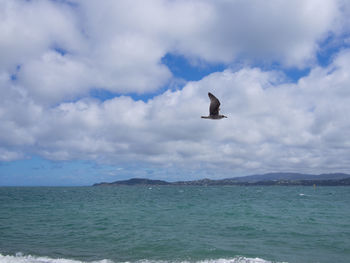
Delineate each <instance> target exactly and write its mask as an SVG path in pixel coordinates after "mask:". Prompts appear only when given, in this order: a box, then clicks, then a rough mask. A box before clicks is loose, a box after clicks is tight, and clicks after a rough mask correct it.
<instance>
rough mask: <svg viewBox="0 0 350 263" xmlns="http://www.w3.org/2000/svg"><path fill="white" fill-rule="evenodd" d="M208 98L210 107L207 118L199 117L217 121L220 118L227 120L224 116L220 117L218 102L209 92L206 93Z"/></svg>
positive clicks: (204, 117)
mask: <svg viewBox="0 0 350 263" xmlns="http://www.w3.org/2000/svg"><path fill="white" fill-rule="evenodd" d="M208 96H209V99H210V106H209V116H201V118H203V119H212V120H218V119H222V118H227V117H226V116H225V115H220V114H219V110H220V101H219V100H218V99H217V98H216V97H215V96H214V95H213V94H211V93H210V92H208Z"/></svg>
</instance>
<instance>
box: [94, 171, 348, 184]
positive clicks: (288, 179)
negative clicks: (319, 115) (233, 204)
mask: <svg viewBox="0 0 350 263" xmlns="http://www.w3.org/2000/svg"><path fill="white" fill-rule="evenodd" d="M127 185H130V186H133V185H145V186H152V185H157V186H160V185H169V186H171V185H173V186H225V185H237V186H274V185H277V186H278V185H279V186H313V185H315V186H350V174H343V173H334V174H320V175H312V174H299V173H268V174H263V175H250V176H244V177H234V178H227V179H218V180H212V179H201V180H192V181H177V182H167V181H163V180H152V179H146V178H132V179H129V180H121V181H115V182H111V183H107V182H102V183H96V184H94V185H93V186H127Z"/></svg>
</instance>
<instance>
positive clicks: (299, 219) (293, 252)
mask: <svg viewBox="0 0 350 263" xmlns="http://www.w3.org/2000/svg"><path fill="white" fill-rule="evenodd" d="M82 262H94V263H117V262H138V263H167V262H177V263H182V262H186V263H187V262H188V263H243V262H245V263H248V262H249V263H256V262H259V263H266V262H290V263H292V262H327V263H328V262H350V187H316V188H313V187H299V186H298V187H296V186H261V187H258V186H256V187H253V186H251V187H244V186H219V187H214V186H210V187H202V186H152V187H149V186H120V187H0V263H82Z"/></svg>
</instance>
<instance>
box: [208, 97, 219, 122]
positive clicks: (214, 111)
mask: <svg viewBox="0 0 350 263" xmlns="http://www.w3.org/2000/svg"><path fill="white" fill-rule="evenodd" d="M208 96H209V99H210V106H209V115H211V116H215V115H219V107H220V101H219V100H218V99H217V98H216V97H215V96H214V95H213V94H211V93H210V92H208Z"/></svg>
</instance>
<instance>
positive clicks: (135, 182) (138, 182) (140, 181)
mask: <svg viewBox="0 0 350 263" xmlns="http://www.w3.org/2000/svg"><path fill="white" fill-rule="evenodd" d="M169 184H171V183H169V182H166V181H161V180H151V179H145V178H132V179H129V180H124V181H116V182H113V183H105V182H103V183H97V184H94V185H93V186H108V185H169Z"/></svg>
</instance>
